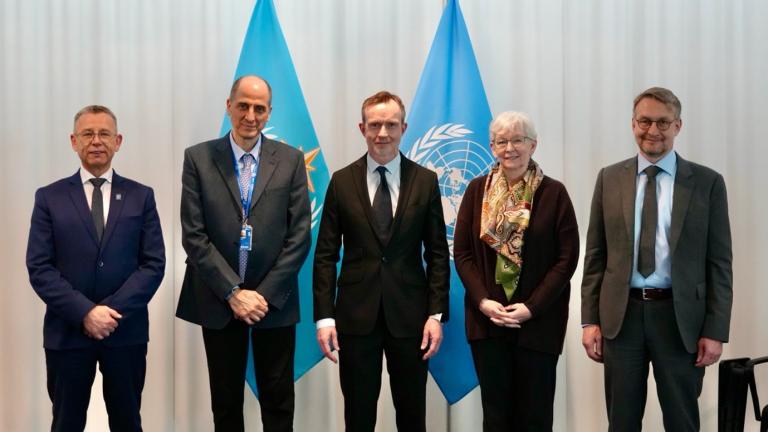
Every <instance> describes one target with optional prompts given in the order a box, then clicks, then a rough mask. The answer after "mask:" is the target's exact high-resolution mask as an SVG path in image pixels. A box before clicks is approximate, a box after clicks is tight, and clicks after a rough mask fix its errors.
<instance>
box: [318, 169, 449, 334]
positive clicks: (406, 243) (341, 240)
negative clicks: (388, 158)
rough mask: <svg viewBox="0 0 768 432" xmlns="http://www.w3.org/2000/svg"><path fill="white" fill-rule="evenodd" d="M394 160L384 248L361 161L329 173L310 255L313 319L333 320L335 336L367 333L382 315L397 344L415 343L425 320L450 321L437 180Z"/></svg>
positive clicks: (446, 259)
mask: <svg viewBox="0 0 768 432" xmlns="http://www.w3.org/2000/svg"><path fill="white" fill-rule="evenodd" d="M400 157H401V165H400V170H401V171H400V195H399V198H398V202H397V211H396V214H395V217H394V220H393V222H392V228H391V231H390V235H389V239H388V240H386V241H383V242H382V241H381V240H380V239H379V236H378V235H377V234H376V229H375V228H374V227H375V223H374V220H373V215H372V210H371V200H370V197H369V195H368V186H367V184H366V157H365V156H363V157H362V158H361V159H359V160H357V161H356V162H354V163H352V164H351V165H349V166H347V167H345V168H343V169H341V170H339V171H338V172H336V173H334V174H333V177H332V178H331V182H330V185H329V186H328V191H327V193H326V196H325V204H324V207H323V216H322V220H321V222H320V231H319V234H318V239H317V246H316V250H315V262H314V280H313V288H314V317H315V320H316V321H317V320H320V319H323V318H334V319H335V320H336V327H337V329H338V330H339V332H341V333H347V334H357V335H363V334H367V333H370V332H371V331H372V330H373V328H374V325H375V324H376V320H377V317H378V313H379V309H380V308H382V309H383V310H384V316H385V318H386V323H387V326H388V328H389V331H390V332H391V333H392V334H393V335H394V336H395V337H414V336H420V335H421V333H422V331H423V328H424V322H425V321H426V320H427V318H428V317H429V316H430V315H433V314H437V313H442V314H443V315H442V319H443V321H445V320H447V319H448V289H449V276H450V273H449V267H448V243H447V241H446V238H445V221H444V219H443V207H442V203H441V198H440V189H439V187H438V183H437V175H436V174H435V173H434V172H432V171H430V170H428V169H426V168H423V167H421V166H419V165H417V164H416V163H414V162H412V161H410V160H408V159H406V158H405V156H403V155H402V154H401V155H400ZM342 245H343V246H344V256H343V259H342V263H341V272H340V274H339V276H338V279H337V277H336V276H337V275H336V265H337V263H338V261H339V252H340V249H341V247H342ZM422 258H423V259H422ZM425 265H426V268H425ZM337 286H338V291H337V289H336V287H337Z"/></svg>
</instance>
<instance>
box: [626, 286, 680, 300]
mask: <svg viewBox="0 0 768 432" xmlns="http://www.w3.org/2000/svg"><path fill="white" fill-rule="evenodd" d="M629 296H630V297H632V298H634V299H638V300H645V301H654V300H667V299H671V298H672V288H631V289H630V290H629Z"/></svg>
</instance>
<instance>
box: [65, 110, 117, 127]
mask: <svg viewBox="0 0 768 432" xmlns="http://www.w3.org/2000/svg"><path fill="white" fill-rule="evenodd" d="M83 114H107V115H109V116H110V117H112V120H114V121H115V130H117V117H115V113H113V112H112V110H111V109H109V108H107V107H105V106H103V105H88V106H87V107H85V108H83V109H81V110H80V111H78V112H77V114H75V121H74V123H73V126H72V128H73V129H74V130H75V132H77V121H78V120H80V117H82V116H83Z"/></svg>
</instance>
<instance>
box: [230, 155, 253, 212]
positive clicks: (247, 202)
mask: <svg viewBox="0 0 768 432" xmlns="http://www.w3.org/2000/svg"><path fill="white" fill-rule="evenodd" d="M251 156H253V155H251ZM233 159H235V175H236V176H237V188H238V189H240V203H241V204H242V205H243V224H246V223H248V209H249V208H251V199H252V198H253V188H254V186H255V185H256V169H257V167H258V163H259V159H258V158H255V157H254V161H253V165H251V180H250V182H249V184H248V191H247V192H248V193H245V194H244V193H243V187H242V186H241V185H240V163H238V161H237V159H236V158H234V156H233ZM244 195H245V197H244Z"/></svg>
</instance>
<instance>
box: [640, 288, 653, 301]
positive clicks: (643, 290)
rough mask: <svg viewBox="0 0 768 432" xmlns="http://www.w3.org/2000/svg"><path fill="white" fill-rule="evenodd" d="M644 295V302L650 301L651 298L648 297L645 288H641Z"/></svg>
mask: <svg viewBox="0 0 768 432" xmlns="http://www.w3.org/2000/svg"><path fill="white" fill-rule="evenodd" d="M641 290H642V294H643V300H650V299H651V298H650V297H648V294H646V292H645V288H641Z"/></svg>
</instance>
